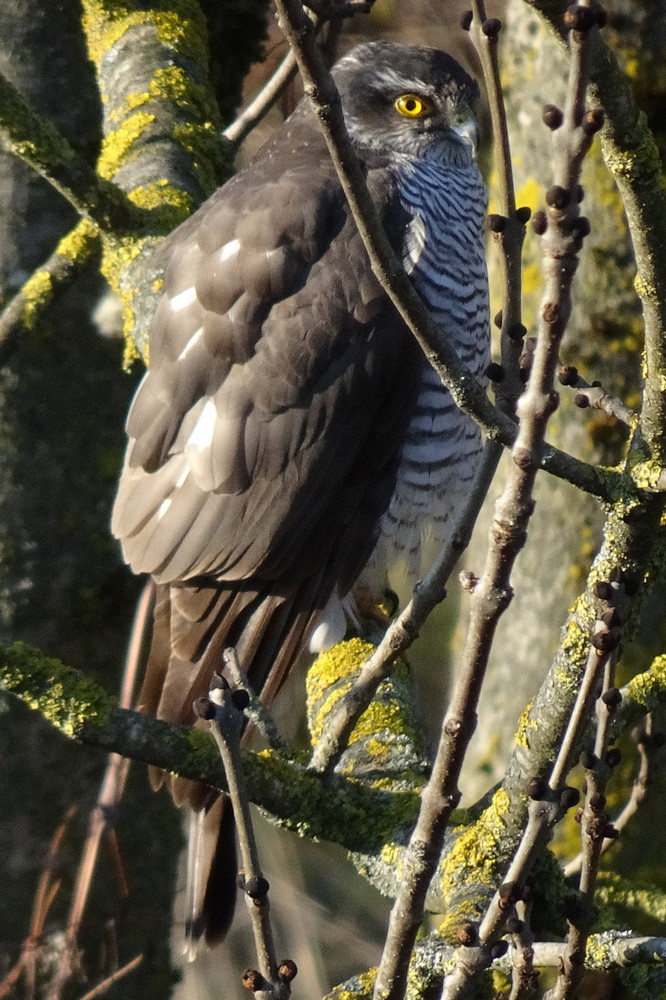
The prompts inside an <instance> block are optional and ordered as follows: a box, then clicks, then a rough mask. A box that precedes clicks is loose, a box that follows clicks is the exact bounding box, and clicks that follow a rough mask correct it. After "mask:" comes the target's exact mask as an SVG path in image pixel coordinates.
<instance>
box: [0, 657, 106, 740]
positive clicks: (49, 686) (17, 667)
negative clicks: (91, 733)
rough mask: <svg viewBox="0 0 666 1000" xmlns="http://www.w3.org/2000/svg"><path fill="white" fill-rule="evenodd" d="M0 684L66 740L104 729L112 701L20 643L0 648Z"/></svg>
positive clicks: (56, 662)
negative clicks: (88, 730)
mask: <svg viewBox="0 0 666 1000" xmlns="http://www.w3.org/2000/svg"><path fill="white" fill-rule="evenodd" d="M0 684H1V685H2V687H3V688H4V689H5V690H6V691H11V693H12V694H14V695H16V696H17V697H18V698H20V699H21V701H23V702H25V703H26V705H28V706H29V707H30V708H32V709H34V710H35V711H38V712H40V713H41V715H43V716H44V717H45V718H46V719H47V720H48V721H49V722H50V723H51V724H52V725H54V726H55V727H56V728H57V729H59V730H60V731H61V732H63V733H64V734H65V735H66V736H70V737H73V736H76V735H77V734H79V733H80V732H81V730H82V729H83V727H84V726H89V725H103V724H104V723H105V722H106V721H107V720H108V718H109V716H110V714H111V712H112V710H113V708H114V707H115V701H114V699H113V698H111V697H110V696H109V695H108V694H106V692H105V691H103V690H102V689H101V688H100V687H99V686H98V685H97V684H95V683H94V682H93V681H91V680H89V679H88V678H86V677H84V676H83V674H81V673H79V671H78V670H74V669H73V668H72V667H68V666H66V665H65V664H64V663H61V661H60V660H56V659H52V658H51V657H48V656H45V655H44V653H42V652H40V651H39V650H38V649H34V648H33V647H32V646H28V645H26V644H25V643H22V642H15V643H13V645H11V646H2V647H0Z"/></svg>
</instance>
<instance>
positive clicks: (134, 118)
mask: <svg viewBox="0 0 666 1000" xmlns="http://www.w3.org/2000/svg"><path fill="white" fill-rule="evenodd" d="M154 121H155V115H152V114H148V113H147V112H145V111H137V112H136V113H135V114H133V115H130V116H129V117H128V118H126V119H125V120H124V122H123V123H122V125H121V126H120V127H119V128H117V129H115V130H114V131H113V132H110V133H109V134H108V135H107V136H106V137H105V138H104V141H103V143H102V151H101V153H100V155H99V160H98V161H97V172H98V174H99V175H100V177H103V178H104V179H105V180H113V178H114V177H115V175H116V174H117V173H118V170H119V169H120V168H121V167H122V166H123V164H124V163H126V162H127V160H128V159H129V157H130V156H131V152H130V151H131V149H132V145H133V144H134V143H135V142H136V141H137V139H139V138H140V137H141V136H142V135H143V133H144V132H145V130H146V128H147V127H148V126H149V125H152V123H153V122H154Z"/></svg>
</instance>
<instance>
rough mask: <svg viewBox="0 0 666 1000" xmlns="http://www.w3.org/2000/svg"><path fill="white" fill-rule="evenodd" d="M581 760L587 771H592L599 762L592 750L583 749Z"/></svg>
mask: <svg viewBox="0 0 666 1000" xmlns="http://www.w3.org/2000/svg"><path fill="white" fill-rule="evenodd" d="M580 762H581V764H582V766H583V767H584V768H585V770H586V771H591V770H592V768H593V767H594V766H595V764H596V763H597V758H596V756H595V755H594V754H593V753H592V751H591V750H583V752H582V754H581V755H580Z"/></svg>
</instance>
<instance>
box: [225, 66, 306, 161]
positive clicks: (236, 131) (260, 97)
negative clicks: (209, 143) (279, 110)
mask: <svg viewBox="0 0 666 1000" xmlns="http://www.w3.org/2000/svg"><path fill="white" fill-rule="evenodd" d="M296 69H297V67H296V59H295V57H294V53H293V52H292V50H291V49H289V51H288V52H287V54H286V56H285V57H284V59H283V60H282V62H281V63H280V64H279V66H278V67H277V69H276V70H275V72H274V73H273V74H272V75H271V76H270V78H269V79H268V80H267V81H266V83H265V84H264V86H263V87H262V88H261V90H260V91H259V93H258V94H257V95H256V97H255V98H254V99H253V100H252V101H251V102H250V103H249V104H248V106H247V107H246V108H244V109H243V111H242V112H241V114H240V115H239V116H238V118H236V120H235V121H233V122H231V124H230V125H228V126H227V127H226V128H225V130H224V132H223V133H222V135H223V136H224V138H225V139H227V140H228V141H229V142H231V143H233V145H234V146H240V144H241V143H242V142H243V140H244V139H246V138H247V136H248V135H249V134H250V132H251V131H252V130H253V129H254V128H256V127H257V125H258V124H259V122H260V121H261V120H262V118H264V117H265V115H267V114H268V112H269V111H270V109H271V108H272V107H273V105H274V104H275V102H276V101H277V100H278V99H279V97H280V95H281V94H282V92H283V90H284V89H285V87H287V86H288V85H289V83H290V82H291V80H293V78H294V76H295V74H296Z"/></svg>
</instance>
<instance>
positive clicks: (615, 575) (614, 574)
mask: <svg viewBox="0 0 666 1000" xmlns="http://www.w3.org/2000/svg"><path fill="white" fill-rule="evenodd" d="M592 384H593V385H595V383H594V382H593V383H592ZM596 384H598V385H601V382H599V383H596ZM622 578H623V573H622V570H621V569H620V567H619V566H613V568H612V570H611V571H610V573H609V574H608V579H609V580H610V582H611V583H622Z"/></svg>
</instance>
